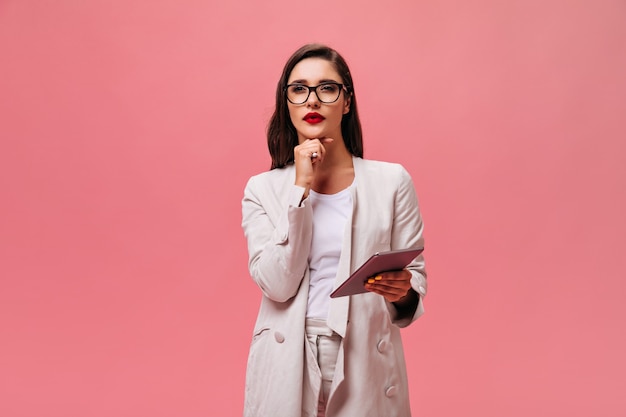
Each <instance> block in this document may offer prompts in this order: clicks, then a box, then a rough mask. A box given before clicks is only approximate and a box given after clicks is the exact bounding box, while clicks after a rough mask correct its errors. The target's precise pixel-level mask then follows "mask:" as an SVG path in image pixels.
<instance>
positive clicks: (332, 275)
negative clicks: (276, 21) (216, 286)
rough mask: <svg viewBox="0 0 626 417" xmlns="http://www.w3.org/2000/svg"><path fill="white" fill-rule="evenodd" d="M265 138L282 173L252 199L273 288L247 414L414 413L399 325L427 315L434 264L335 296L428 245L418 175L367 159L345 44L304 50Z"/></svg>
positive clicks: (252, 367)
mask: <svg viewBox="0 0 626 417" xmlns="http://www.w3.org/2000/svg"><path fill="white" fill-rule="evenodd" d="M267 139H268V145H269V151H270V155H271V157H272V167H271V170H270V171H268V172H265V173H262V174H259V175H256V176H254V177H252V178H251V179H250V180H249V182H248V184H247V186H246V189H245V192H244V198H243V202H242V208H243V221H242V226H243V229H244V233H245V236H246V238H247V241H248V251H249V269H250V274H251V276H252V278H253V279H254V281H255V282H256V283H257V285H258V286H259V288H260V289H261V292H262V299H261V306H260V310H259V315H258V318H257V322H256V325H255V328H254V335H253V340H252V343H251V346H250V353H249V358H248V368H247V375H246V392H245V405H244V415H245V416H247V417H252V416H254V417H270V416H271V417H281V416H284V417H294V416H300V415H301V416H327V417H354V416H359V417H363V416H373V417H374V416H375V417H381V416H386V417H393V416H398V417H400V416H401V417H406V416H410V409H409V392H408V387H407V375H406V366H405V361H404V353H403V349H402V341H401V338H400V331H399V328H400V327H405V326H407V325H409V324H410V323H412V322H413V321H414V320H415V319H417V317H419V316H420V315H421V314H422V312H423V308H422V298H423V297H424V296H425V294H426V273H425V271H424V261H423V258H422V257H421V256H419V257H418V258H417V259H415V260H414V261H413V262H412V263H411V264H410V265H409V266H408V267H407V268H406V269H403V270H401V271H392V272H386V273H383V274H379V275H378V276H377V277H375V279H370V280H368V283H367V284H366V288H367V289H368V290H369V292H367V293H365V294H359V295H355V296H351V297H340V298H332V299H331V298H330V297H329V295H330V293H331V292H332V290H333V289H334V288H336V287H337V286H338V285H339V284H341V283H342V282H343V281H345V280H346V279H347V278H348V276H349V275H350V274H351V273H352V272H353V271H354V270H355V269H356V268H358V267H359V266H360V265H361V264H362V263H363V262H365V261H366V260H367V259H368V258H369V257H370V256H371V255H372V254H374V253H375V252H380V251H385V250H391V249H405V248H415V247H422V246H423V243H424V242H423V239H422V228H423V226H422V220H421V217H420V213H419V208H418V205H417V198H416V195H415V191H414V188H413V183H412V181H411V178H410V176H409V174H408V173H407V172H406V170H405V169H404V168H403V167H401V166H400V165H398V164H390V163H385V162H377V161H368V160H364V159H362V157H363V144H362V138H361V125H360V122H359V116H358V113H357V106H356V96H355V91H354V84H353V82H352V77H351V75H350V71H349V69H348V66H347V64H346V62H345V60H344V59H343V58H342V57H341V56H340V55H339V54H338V53H337V52H336V51H335V50H333V49H331V48H329V47H326V46H324V45H316V44H311V45H305V46H303V47H302V48H300V49H299V50H298V51H296V52H295V53H294V54H293V55H292V56H291V58H290V59H289V60H288V61H287V64H286V65H285V68H284V70H283V73H282V76H281V78H280V80H279V82H278V87H277V90H276V109H275V112H274V114H273V116H272V118H271V121H270V124H269V128H268V135H267Z"/></svg>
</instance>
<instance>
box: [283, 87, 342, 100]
mask: <svg viewBox="0 0 626 417" xmlns="http://www.w3.org/2000/svg"><path fill="white" fill-rule="evenodd" d="M342 90H346V91H348V86H346V85H344V84H341V83H333V82H329V83H322V84H320V85H316V86H314V87H309V86H308V85H304V84H289V85H287V87H285V91H286V93H287V100H289V102H290V103H291V104H304V103H306V101H307V100H308V99H309V96H310V95H311V91H315V95H316V96H317V98H318V99H319V101H321V102H322V103H326V104H330V103H334V102H335V101H337V100H338V99H339V96H340V95H341V91H342Z"/></svg>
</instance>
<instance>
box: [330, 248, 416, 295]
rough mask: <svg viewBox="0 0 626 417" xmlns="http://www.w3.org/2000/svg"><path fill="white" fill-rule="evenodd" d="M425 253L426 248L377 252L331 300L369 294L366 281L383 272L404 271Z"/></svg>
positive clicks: (340, 287) (338, 289)
mask: <svg viewBox="0 0 626 417" xmlns="http://www.w3.org/2000/svg"><path fill="white" fill-rule="evenodd" d="M423 251H424V248H418V249H400V250H391V251H387V252H377V253H375V254H374V255H372V256H371V257H370V258H369V259H368V260H367V261H366V262H365V263H364V264H363V265H361V266H360V267H359V269H357V270H356V271H354V273H353V274H352V275H350V277H349V278H348V279H347V280H345V281H344V282H343V283H342V284H341V285H340V286H339V287H337V289H336V290H335V291H333V292H332V294H330V296H331V298H337V297H344V296H346V295H355V294H361V293H364V292H368V291H367V290H366V289H365V281H367V279H368V278H370V277H372V276H374V275H376V274H378V273H381V272H386V271H398V270H401V269H404V267H405V266H407V265H408V264H410V263H411V261H413V259H415V258H416V257H417V256H418V255H419V254H420V253H422V252H423Z"/></svg>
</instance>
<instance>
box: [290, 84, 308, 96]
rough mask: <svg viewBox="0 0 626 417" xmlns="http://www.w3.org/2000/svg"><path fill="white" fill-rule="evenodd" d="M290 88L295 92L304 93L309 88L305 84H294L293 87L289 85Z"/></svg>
mask: <svg viewBox="0 0 626 417" xmlns="http://www.w3.org/2000/svg"><path fill="white" fill-rule="evenodd" d="M289 90H290V91H291V92H292V93H294V94H302V93H304V92H305V91H307V90H308V89H307V88H305V87H304V86H303V85H292V86H291V87H289Z"/></svg>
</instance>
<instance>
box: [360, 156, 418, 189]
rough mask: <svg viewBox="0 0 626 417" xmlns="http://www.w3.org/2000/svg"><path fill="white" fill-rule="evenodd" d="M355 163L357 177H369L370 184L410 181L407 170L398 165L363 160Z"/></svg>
mask: <svg viewBox="0 0 626 417" xmlns="http://www.w3.org/2000/svg"><path fill="white" fill-rule="evenodd" d="M353 163H354V170H355V171H354V174H355V176H357V178H358V177H359V176H360V177H367V181H368V182H369V181H374V182H379V181H380V182H384V183H396V182H398V181H403V180H406V179H407V178H409V179H410V175H409V173H408V172H407V170H406V169H405V168H404V167H403V166H402V165H400V164H398V163H394V162H384V161H374V160H370V159H361V158H354V159H353Z"/></svg>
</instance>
